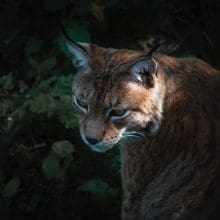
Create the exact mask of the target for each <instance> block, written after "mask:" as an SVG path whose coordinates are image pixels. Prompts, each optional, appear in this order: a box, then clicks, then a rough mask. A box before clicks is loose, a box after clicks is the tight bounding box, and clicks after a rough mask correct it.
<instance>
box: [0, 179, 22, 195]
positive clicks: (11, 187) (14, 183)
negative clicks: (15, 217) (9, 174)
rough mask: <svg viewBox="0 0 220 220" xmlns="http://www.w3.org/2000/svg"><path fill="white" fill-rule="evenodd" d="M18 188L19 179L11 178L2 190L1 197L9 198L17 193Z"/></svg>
mask: <svg viewBox="0 0 220 220" xmlns="http://www.w3.org/2000/svg"><path fill="white" fill-rule="evenodd" d="M19 186H20V179H19V178H13V179H11V180H10V181H9V182H8V183H7V184H6V186H5V187H4V188H3V190H2V192H1V195H2V197H5V198H10V197H12V196H14V195H16V193H17V192H18V187H19Z"/></svg>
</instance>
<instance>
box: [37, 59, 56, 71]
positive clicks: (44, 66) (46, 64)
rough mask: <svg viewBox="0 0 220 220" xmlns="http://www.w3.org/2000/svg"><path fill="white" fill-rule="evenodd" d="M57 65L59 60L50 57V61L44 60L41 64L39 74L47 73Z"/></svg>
mask: <svg viewBox="0 0 220 220" xmlns="http://www.w3.org/2000/svg"><path fill="white" fill-rule="evenodd" d="M56 64H57V60H56V58H55V57H49V58H48V59H46V60H44V61H43V62H41V63H40V66H39V72H40V73H42V72H47V71H49V70H51V69H53V68H54V67H55V66H56Z"/></svg>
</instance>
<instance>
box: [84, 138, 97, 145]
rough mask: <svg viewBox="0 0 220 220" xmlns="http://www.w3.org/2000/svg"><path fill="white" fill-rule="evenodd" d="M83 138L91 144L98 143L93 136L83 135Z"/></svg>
mask: <svg viewBox="0 0 220 220" xmlns="http://www.w3.org/2000/svg"><path fill="white" fill-rule="evenodd" d="M85 139H86V141H87V142H88V143H89V144H91V145H95V144H97V143H98V140H96V139H95V138H90V137H85Z"/></svg>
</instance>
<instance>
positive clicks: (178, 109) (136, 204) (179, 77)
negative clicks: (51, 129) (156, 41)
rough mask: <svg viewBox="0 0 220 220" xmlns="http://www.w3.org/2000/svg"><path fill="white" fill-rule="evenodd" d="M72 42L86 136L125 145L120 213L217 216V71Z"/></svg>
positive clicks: (102, 146) (127, 218)
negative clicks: (122, 194)
mask: <svg viewBox="0 0 220 220" xmlns="http://www.w3.org/2000/svg"><path fill="white" fill-rule="evenodd" d="M67 45H68V48H69V50H70V52H71V53H72V55H73V62H74V65H75V67H76V68H77V69H78V73H77V75H76V76H75V78H74V82H73V104H74V106H75V108H76V110H77V111H78V113H79V127H80V134H81V136H82V139H83V140H84V142H85V143H86V144H87V145H89V146H90V147H91V148H92V149H93V150H95V151H98V152H105V151H106V150H109V149H110V148H112V147H114V146H116V145H117V146H119V147H120V150H121V161H122V171H121V172H122V184H123V190H124V196H123V198H124V200H123V204H122V219H123V220H139V219H142V220H148V219H150V220H151V219H220V209H219V207H220V169H219V168H220V167H219V165H220V142H219V141H220V140H219V139H220V136H219V126H220V125H219V101H220V100H219V94H220V75H219V71H217V70H216V69H214V68H213V67H211V66H210V65H208V64H207V63H205V62H203V61H201V60H199V59H196V58H181V59H180V58H179V59H177V58H172V57H169V56H165V55H162V54H158V53H155V54H153V55H152V56H148V55H146V54H145V52H139V51H133V50H124V49H123V50H122V49H119V50H118V49H112V48H107V49H106V48H102V47H98V46H96V45H89V44H80V43H72V42H67Z"/></svg>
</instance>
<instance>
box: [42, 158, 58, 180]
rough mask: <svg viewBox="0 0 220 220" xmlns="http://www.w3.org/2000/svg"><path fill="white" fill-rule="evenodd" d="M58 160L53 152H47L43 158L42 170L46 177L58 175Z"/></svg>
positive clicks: (50, 177)
mask: <svg viewBox="0 0 220 220" xmlns="http://www.w3.org/2000/svg"><path fill="white" fill-rule="evenodd" d="M59 162H60V160H59V158H57V157H56V155H54V154H49V155H48V157H47V158H45V159H44V160H43V166H42V168H43V172H44V175H45V176H46V178H47V179H52V178H55V177H59V176H60V175H61V171H62V169H61V167H60V164H59Z"/></svg>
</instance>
